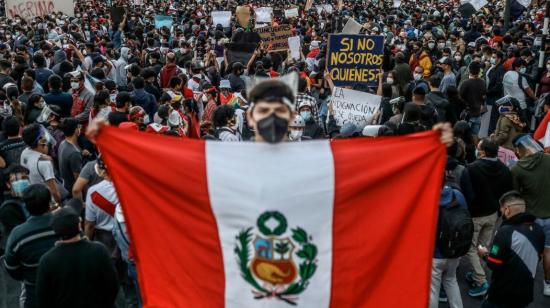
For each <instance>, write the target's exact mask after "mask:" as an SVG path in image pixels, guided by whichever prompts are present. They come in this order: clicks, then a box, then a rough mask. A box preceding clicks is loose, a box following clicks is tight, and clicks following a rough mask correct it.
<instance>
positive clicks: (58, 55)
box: [52, 50, 67, 75]
mask: <svg viewBox="0 0 550 308" xmlns="http://www.w3.org/2000/svg"><path fill="white" fill-rule="evenodd" d="M65 60H67V55H66V54H65V52H64V51H63V50H58V51H56V52H55V53H54V54H53V61H54V63H55V65H54V66H53V67H52V71H53V72H54V73H55V74H57V75H60V72H59V69H60V66H61V62H63V61H65Z"/></svg>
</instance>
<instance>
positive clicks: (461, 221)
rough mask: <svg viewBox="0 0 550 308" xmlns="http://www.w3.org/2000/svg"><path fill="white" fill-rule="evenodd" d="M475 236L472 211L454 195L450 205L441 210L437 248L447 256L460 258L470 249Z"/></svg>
mask: <svg viewBox="0 0 550 308" xmlns="http://www.w3.org/2000/svg"><path fill="white" fill-rule="evenodd" d="M473 236H474V222H473V221H472V217H471V216H470V212H469V211H468V209H467V208H465V207H461V206H460V205H459V204H458V201H457V200H456V198H454V197H453V201H452V202H451V203H450V204H449V205H447V206H446V207H443V208H440V210H439V219H438V223H437V238H436V245H437V248H439V251H440V253H441V255H442V256H443V257H445V258H451V259H452V258H458V257H461V256H463V255H465V254H466V253H467V252H468V250H470V246H472V238H473Z"/></svg>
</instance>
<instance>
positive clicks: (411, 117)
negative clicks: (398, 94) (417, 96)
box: [403, 102, 420, 123]
mask: <svg viewBox="0 0 550 308" xmlns="http://www.w3.org/2000/svg"><path fill="white" fill-rule="evenodd" d="M417 121H420V107H418V105H417V104H415V103H414V102H413V103H408V104H406V105H405V107H404V108H403V122H406V123H411V122H417Z"/></svg>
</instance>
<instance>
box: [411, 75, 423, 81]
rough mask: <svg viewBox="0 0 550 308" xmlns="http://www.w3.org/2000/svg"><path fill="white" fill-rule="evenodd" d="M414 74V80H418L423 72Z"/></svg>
mask: <svg viewBox="0 0 550 308" xmlns="http://www.w3.org/2000/svg"><path fill="white" fill-rule="evenodd" d="M413 76H414V80H416V81H418V80H420V79H422V74H413Z"/></svg>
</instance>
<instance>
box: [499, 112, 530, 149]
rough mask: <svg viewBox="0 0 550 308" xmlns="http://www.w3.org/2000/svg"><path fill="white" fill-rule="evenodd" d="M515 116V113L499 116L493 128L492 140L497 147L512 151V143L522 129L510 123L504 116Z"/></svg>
mask: <svg viewBox="0 0 550 308" xmlns="http://www.w3.org/2000/svg"><path fill="white" fill-rule="evenodd" d="M507 114H508V115H515V113H505V114H501V115H500V117H499V118H498V121H497V126H496V128H495V137H494V138H493V139H494V140H495V142H496V143H498V145H500V146H502V147H505V148H507V149H510V150H514V145H513V144H512V141H513V140H514V138H516V136H517V135H519V134H521V132H522V131H523V127H521V126H519V125H518V124H516V123H514V122H512V120H510V118H508V117H506V115H507Z"/></svg>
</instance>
